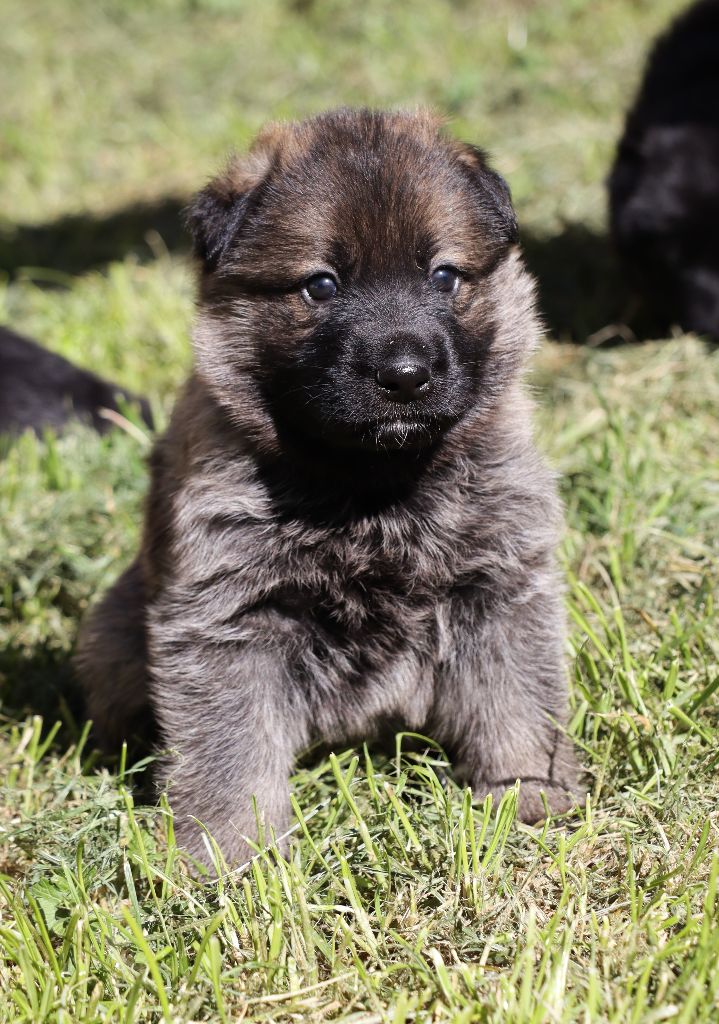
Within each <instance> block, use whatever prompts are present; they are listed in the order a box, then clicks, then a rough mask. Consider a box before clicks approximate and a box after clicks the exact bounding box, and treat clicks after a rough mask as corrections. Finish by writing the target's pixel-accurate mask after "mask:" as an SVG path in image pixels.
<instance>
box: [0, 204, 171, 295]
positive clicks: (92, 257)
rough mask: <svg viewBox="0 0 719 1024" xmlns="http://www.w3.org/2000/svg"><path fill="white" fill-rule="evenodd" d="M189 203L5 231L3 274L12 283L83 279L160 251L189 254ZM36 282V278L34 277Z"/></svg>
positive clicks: (136, 207)
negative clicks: (24, 277)
mask: <svg viewBox="0 0 719 1024" xmlns="http://www.w3.org/2000/svg"><path fill="white" fill-rule="evenodd" d="M185 204H186V200H185V199H181V198H173V197H168V198H165V199H161V200H158V201H157V202H155V203H136V204H133V205H131V206H127V207H125V208H124V209H121V210H117V211H116V212H115V213H111V214H109V215H108V216H106V217H96V216H93V215H91V214H89V213H88V214H84V213H81V214H74V215H72V216H67V217H62V218H60V219H59V220H56V221H53V222H52V223H49V224H40V225H26V224H18V225H7V224H6V225H4V226H0V271H3V272H5V273H6V274H7V275H8V276H9V277H10V278H11V279H12V278H13V277H16V276H17V275H18V273H19V272H21V271H24V270H30V271H39V272H40V273H38V274H37V276H38V277H39V278H40V280H42V278H43V274H42V271H50V272H52V273H56V274H58V275H64V274H83V273H85V272H86V271H88V270H92V269H94V268H96V267H102V266H104V265H105V264H107V263H112V262H113V261H114V260H121V259H123V258H124V257H125V256H127V255H129V254H134V255H135V256H136V257H137V258H138V259H139V260H143V261H144V260H149V259H152V258H154V257H155V256H156V255H157V249H158V246H164V247H166V248H167V249H169V250H170V251H173V252H174V251H183V250H189V245H190V239H189V235H188V234H187V232H186V230H185V227H184V225H183V222H182V210H183V208H184V206H185ZM32 276H35V275H34V274H33V275H32Z"/></svg>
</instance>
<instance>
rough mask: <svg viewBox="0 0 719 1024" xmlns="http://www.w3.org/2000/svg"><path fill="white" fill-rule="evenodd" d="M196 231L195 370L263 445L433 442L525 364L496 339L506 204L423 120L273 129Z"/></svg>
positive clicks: (481, 171)
mask: <svg viewBox="0 0 719 1024" xmlns="http://www.w3.org/2000/svg"><path fill="white" fill-rule="evenodd" d="M189 220H190V225H191V227H192V229H193V232H194V235H195V241H196V249H197V252H198V255H199V256H200V259H201V260H202V264H203V278H202V286H201V312H200V318H199V323H198V329H197V332H196V346H197V364H198V372H199V373H200V374H201V375H202V376H203V377H204V378H205V379H206V380H207V381H208V383H209V384H210V386H211V388H212V390H213V392H214V393H215V395H216V397H217V398H218V399H219V400H220V402H221V403H222V405H223V406H224V407H225V408H226V409H227V410H228V411H229V412H230V414H231V415H232V416H233V418H234V419H236V420H237V421H238V422H241V424H242V426H243V428H244V429H245V430H249V431H250V432H254V434H255V436H256V438H257V440H258V441H260V442H261V443H264V444H265V445H266V446H268V447H272V445H273V444H274V445H276V443H277V438H278V436H285V437H287V436H291V435H294V436H296V437H305V438H312V439H315V440H320V441H322V442H325V443H328V444H331V445H334V446H347V447H363V448H370V449H390V450H400V449H406V450H408V451H412V450H416V449H417V448H421V447H423V446H427V445H431V444H433V443H434V442H436V440H437V439H438V438H439V437H440V436H441V435H442V434H443V433H444V432H446V431H448V430H450V429H451V428H452V427H453V426H454V425H455V424H457V423H458V422H459V421H461V420H462V419H463V418H465V417H466V416H467V415H468V414H469V413H470V412H471V411H472V410H474V409H476V408H479V407H481V406H482V404H483V403H488V402H489V401H490V400H491V399H492V397H493V396H495V395H496V392H497V390H498V389H499V388H501V384H502V382H503V381H505V380H506V379H507V378H508V377H510V376H511V374H512V369H513V367H514V365H515V364H516V363H517V361H518V352H517V345H516V344H515V343H514V342H515V341H516V339H514V338H513V343H512V344H508V343H507V339H506V337H505V338H504V342H503V343H499V344H498V343H497V337H498V324H497V321H498V318H506V317H508V316H509V317H510V318H511V317H512V310H511V309H509V310H508V309H507V308H506V305H507V297H506V294H504V293H503V294H502V295H501V296H499V295H498V294H497V293H498V291H501V281H502V280H503V276H502V271H501V267H502V266H503V264H505V263H506V260H507V256H508V253H509V250H510V248H511V247H512V245H513V243H514V242H515V240H516V224H515V220H514V215H513V212H512V207H511V203H510V199H509V193H508V190H507V188H506V185H505V184H504V182H503V181H502V180H501V179H500V178H499V177H498V176H497V175H496V174H494V172H492V171H490V170H489V169H488V168H487V166H486V165H485V163H484V160H483V157H482V155H481V154H480V153H479V152H478V151H477V150H474V149H472V148H471V147H469V146H463V145H461V144H459V143H456V142H453V141H450V140H448V139H446V138H445V137H444V136H443V135H442V134H441V133H440V132H439V130H438V128H437V125H436V124H435V123H434V122H432V121H431V120H430V119H429V118H427V117H413V116H410V115H387V114H384V115H383V114H376V113H369V112H349V111H339V112H336V113H334V114H328V115H325V116H323V117H320V118H318V119H316V120H313V121H309V122H305V123H303V124H301V125H296V126H280V127H276V128H271V129H269V130H266V131H265V133H263V135H261V136H260V139H259V140H258V143H257V144H256V146H255V148H254V150H253V152H252V154H251V155H250V157H249V158H248V159H247V160H246V161H245V162H243V163H235V164H234V165H231V166H230V168H229V169H228V171H227V172H226V174H225V175H224V176H223V177H221V178H219V179H217V180H216V181H215V182H213V183H212V184H211V185H210V186H208V188H207V189H205V190H204V191H203V192H202V193H200V195H199V196H198V198H197V200H196V202H195V205H194V206H193V207H192V209H191V211H190V217H189ZM504 277H505V278H506V273H505V274H504ZM498 281H499V282H500V283H499V284H498V283H497V282H498ZM505 284H506V282H505ZM506 290H507V289H506V287H505V289H504V292H505V293H506ZM510 291H511V289H510ZM525 291H526V289H525ZM524 297H526V296H523V298H524ZM505 333H506V332H505Z"/></svg>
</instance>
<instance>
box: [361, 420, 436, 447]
mask: <svg viewBox="0 0 719 1024" xmlns="http://www.w3.org/2000/svg"><path fill="white" fill-rule="evenodd" d="M452 422H453V420H452V419H451V418H449V417H439V416H433V417H431V418H430V417H419V416H417V417H408V416H394V417H382V418H381V419H375V420H368V421H367V422H365V423H361V424H356V425H355V426H354V429H353V430H352V434H353V440H354V444H355V445H356V446H358V447H360V448H365V449H372V450H375V451H388V452H401V451H404V450H406V451H408V452H412V451H419V450H421V449H423V448H428V447H430V446H431V445H433V444H435V443H436V441H437V440H438V439H439V438H440V437H441V436H442V434H443V433H444V432H445V431H446V430H447V429H448V428H449V427H450V426H451V424H452Z"/></svg>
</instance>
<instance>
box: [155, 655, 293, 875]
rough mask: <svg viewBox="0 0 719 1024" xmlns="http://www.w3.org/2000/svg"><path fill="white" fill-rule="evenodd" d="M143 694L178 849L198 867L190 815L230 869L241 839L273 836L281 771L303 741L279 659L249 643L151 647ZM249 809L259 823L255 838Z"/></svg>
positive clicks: (284, 785)
mask: <svg viewBox="0 0 719 1024" xmlns="http://www.w3.org/2000/svg"><path fill="white" fill-rule="evenodd" d="M151 659H152V662H153V673H152V675H153V684H152V698H153V704H154V706H155V710H156V714H157V718H158V723H159V727H160V733H161V736H162V739H163V742H164V744H165V745H166V747H167V748H168V749H169V751H170V753H169V754H168V756H167V758H166V760H165V762H164V764H163V766H162V770H161V772H160V782H161V783H165V784H167V786H168V793H169V797H170V804H171V806H172V808H173V811H174V815H175V827H176V832H177V836H178V842H179V844H180V846H182V847H183V848H185V849H186V850H188V851H189V852H190V853H192V854H193V855H194V856H196V857H197V858H198V859H200V860H202V861H205V862H207V860H208V856H207V850H206V846H205V843H204V841H203V838H202V829H201V828H200V827H199V826H198V825H197V823H196V822H195V821H194V820H193V819H198V820H199V821H200V822H201V823H202V825H204V826H205V827H206V828H207V829H208V830H209V831H210V833H211V834H212V835H213V836H214V838H215V839H216V840H217V842H218V844H219V846H220V849H221V850H222V853H223V855H224V857H225V859H226V860H227V861H228V863H230V864H235V865H238V864H241V863H244V862H245V861H247V860H248V859H249V858H250V857H251V855H252V848H251V847H250V846H249V844H248V841H247V840H253V841H254V840H257V839H258V838H260V839H261V838H262V834H261V833H262V831H264V841H269V840H270V838H271V831H270V830H273V831H274V833H275V835H276V836H278V837H279V836H280V835H281V834H282V833H283V832H285V831H286V829H287V826H288V822H289V816H290V801H289V781H288V780H289V775H290V772H291V768H292V761H293V757H294V755H295V753H296V752H297V751H298V749H299V748H300V747H301V746H302V745H304V742H305V736H306V715H303V712H302V708H301V707H300V699H299V696H298V693H297V692H296V691H293V688H292V687H291V686H290V685H289V676H288V671H287V663H286V658H285V657H284V656H283V654H282V653H281V652H279V651H278V652H274V651H272V650H268V649H267V648H266V647H265V648H261V647H259V646H257V645H256V644H249V645H248V644H246V643H245V644H242V643H239V642H238V643H228V644H213V645H208V644H201V643H196V642H195V643H193V642H192V641H191V640H188V641H187V642H183V641H179V640H174V642H170V641H168V640H167V638H165V639H163V641H162V642H160V643H158V642H157V640H155V642H154V643H153V645H152V650H151ZM255 805H256V809H257V814H258V816H259V819H260V830H261V831H260V835H259V836H258V827H257V817H256V814H255Z"/></svg>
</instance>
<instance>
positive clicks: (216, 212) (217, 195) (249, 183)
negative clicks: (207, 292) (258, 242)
mask: <svg viewBox="0 0 719 1024" xmlns="http://www.w3.org/2000/svg"><path fill="white" fill-rule="evenodd" d="M270 166H271V158H270V154H269V153H267V152H262V151H260V152H253V153H251V154H250V155H249V156H247V157H243V158H241V157H233V158H232V159H231V160H230V162H229V164H228V165H227V167H226V168H225V170H224V171H223V172H222V174H219V175H218V176H217V177H216V178H213V180H212V181H211V182H210V183H209V185H206V186H205V188H203V189H202V191H201V192H198V194H197V195H196V196H195V198H194V199H193V201H192V202H191V203H190V205H189V206H188V208H187V210H186V211H185V224H186V225H187V228H188V229H189V231H190V234H191V235H192V241H193V250H194V253H195V256H196V257H197V258H198V259H199V260H200V261H201V263H202V266H203V269H204V270H205V271H207V272H209V271H212V270H215V269H216V267H217V265H218V264H219V262H220V260H221V259H222V257H223V255H224V254H225V253H226V252H227V250H228V248H229V246H230V244H231V242H232V240H233V239H234V238H235V237H236V236H237V233H238V231H239V229H240V226H241V224H242V221H243V220H244V218H245V214H246V213H247V209H248V207H249V204H250V200H251V197H252V194H253V192H254V191H255V189H256V188H257V187H258V186H259V185H260V184H261V183H262V182H263V181H264V179H265V178H266V176H267V173H268V171H269V169H270Z"/></svg>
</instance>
